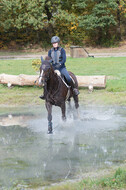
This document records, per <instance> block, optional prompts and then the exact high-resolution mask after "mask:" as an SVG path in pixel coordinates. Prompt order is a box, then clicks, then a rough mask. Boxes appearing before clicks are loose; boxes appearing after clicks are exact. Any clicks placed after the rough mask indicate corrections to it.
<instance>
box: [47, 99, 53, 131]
mask: <svg viewBox="0 0 126 190" xmlns="http://www.w3.org/2000/svg"><path fill="white" fill-rule="evenodd" d="M46 109H47V111H48V134H52V104H50V103H49V102H46Z"/></svg>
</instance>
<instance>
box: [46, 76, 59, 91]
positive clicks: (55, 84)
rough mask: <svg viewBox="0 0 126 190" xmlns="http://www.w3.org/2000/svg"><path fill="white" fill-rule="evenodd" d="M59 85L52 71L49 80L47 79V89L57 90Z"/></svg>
mask: <svg viewBox="0 0 126 190" xmlns="http://www.w3.org/2000/svg"><path fill="white" fill-rule="evenodd" d="M58 86H59V80H58V76H57V75H56V74H54V73H52V76H51V77H50V80H49V81H48V87H47V88H48V90H51V91H52V90H57V88H58Z"/></svg>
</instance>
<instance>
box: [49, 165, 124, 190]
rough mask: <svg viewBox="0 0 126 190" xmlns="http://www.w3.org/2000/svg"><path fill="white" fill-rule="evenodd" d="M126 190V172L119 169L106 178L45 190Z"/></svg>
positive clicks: (91, 179) (66, 184)
mask: <svg viewBox="0 0 126 190" xmlns="http://www.w3.org/2000/svg"><path fill="white" fill-rule="evenodd" d="M117 189H120V190H124V189H126V170H125V169H121V168H118V169H117V170H116V171H115V173H114V174H109V175H107V176H104V177H99V178H96V179H95V177H93V178H90V177H89V178H85V179H83V180H81V181H80V182H74V183H65V184H62V185H55V186H53V187H48V188H45V190H117Z"/></svg>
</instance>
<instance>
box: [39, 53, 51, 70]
mask: <svg viewBox="0 0 126 190" xmlns="http://www.w3.org/2000/svg"><path fill="white" fill-rule="evenodd" d="M50 59H51V58H50V57H49V56H46V57H45V60H43V61H42V64H41V66H40V69H43V70H45V69H49V68H52V66H51V64H50V62H49V60H50Z"/></svg>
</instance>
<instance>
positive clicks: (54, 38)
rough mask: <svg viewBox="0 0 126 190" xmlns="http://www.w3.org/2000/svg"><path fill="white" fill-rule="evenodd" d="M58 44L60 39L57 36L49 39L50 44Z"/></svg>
mask: <svg viewBox="0 0 126 190" xmlns="http://www.w3.org/2000/svg"><path fill="white" fill-rule="evenodd" d="M59 42H60V38H59V37H58V36H53V37H52V38H51V43H52V44H53V43H59Z"/></svg>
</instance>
